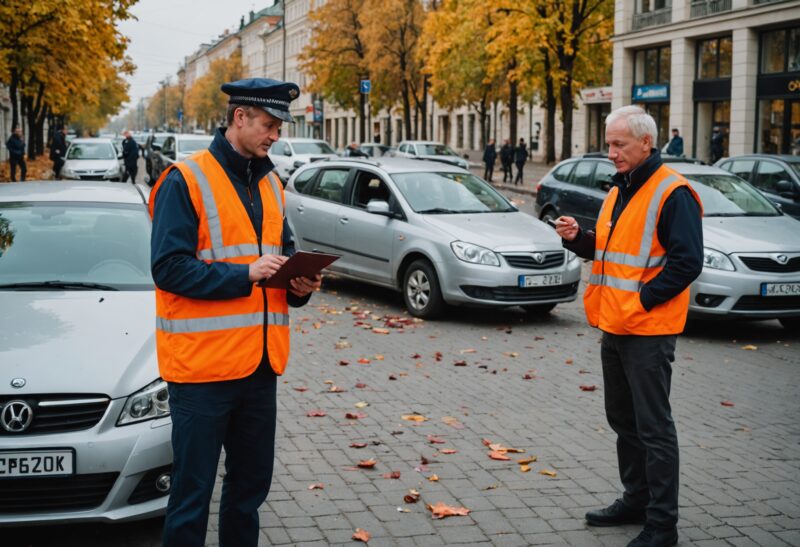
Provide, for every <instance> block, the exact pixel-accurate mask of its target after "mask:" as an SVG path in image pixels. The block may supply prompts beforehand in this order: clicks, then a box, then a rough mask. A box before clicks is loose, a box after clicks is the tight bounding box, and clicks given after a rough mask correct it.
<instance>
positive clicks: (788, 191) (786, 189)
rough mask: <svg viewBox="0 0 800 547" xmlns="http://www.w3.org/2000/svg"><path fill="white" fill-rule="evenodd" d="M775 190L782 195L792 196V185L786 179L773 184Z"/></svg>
mask: <svg viewBox="0 0 800 547" xmlns="http://www.w3.org/2000/svg"><path fill="white" fill-rule="evenodd" d="M775 191H776V192H778V194H780V195H782V196H784V197H790V198H791V197H794V195H795V194H794V185H792V183H791V182H789V181H788V180H779V181H778V184H776V185H775Z"/></svg>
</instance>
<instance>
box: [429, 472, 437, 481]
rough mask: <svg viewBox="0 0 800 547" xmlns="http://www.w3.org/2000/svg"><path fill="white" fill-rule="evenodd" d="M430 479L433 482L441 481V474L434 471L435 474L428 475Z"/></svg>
mask: <svg viewBox="0 0 800 547" xmlns="http://www.w3.org/2000/svg"><path fill="white" fill-rule="evenodd" d="M428 480H429V481H431V482H439V475H437V474H436V473H434V474H433V475H431V476H430V477H428Z"/></svg>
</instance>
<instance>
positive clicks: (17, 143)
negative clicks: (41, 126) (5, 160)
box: [6, 133, 25, 158]
mask: <svg viewBox="0 0 800 547" xmlns="http://www.w3.org/2000/svg"><path fill="white" fill-rule="evenodd" d="M6 148H8V155H9V156H11V157H13V158H21V157H22V156H24V155H25V141H23V140H22V139H21V138H19V137H18V136H17V134H16V133H13V134H12V135H11V136H10V137H9V138H8V140H7V141H6Z"/></svg>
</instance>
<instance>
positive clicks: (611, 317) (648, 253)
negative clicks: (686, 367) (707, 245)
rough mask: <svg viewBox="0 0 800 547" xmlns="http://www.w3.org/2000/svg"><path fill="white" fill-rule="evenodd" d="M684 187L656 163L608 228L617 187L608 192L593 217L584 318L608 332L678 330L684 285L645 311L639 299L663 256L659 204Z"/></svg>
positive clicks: (661, 265) (686, 296)
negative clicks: (673, 296) (600, 207)
mask: <svg viewBox="0 0 800 547" xmlns="http://www.w3.org/2000/svg"><path fill="white" fill-rule="evenodd" d="M681 186H686V187H687V188H689V190H690V191H691V192H692V195H693V196H694V198H695V199H696V200H697V203H698V204H700V208H701V211H702V203H701V201H700V198H699V197H698V195H697V193H696V192H695V191H694V189H693V188H692V187H691V186H690V185H689V183H688V182H687V181H686V179H685V178H683V177H682V176H681V175H679V174H678V173H676V172H675V171H673V170H672V169H670V168H669V167H667V166H665V165H662V166H661V167H659V168H658V170H656V172H655V173H654V174H653V175H652V176H651V177H650V178H649V179H648V180H647V182H645V183H644V185H642V187H641V188H639V190H638V191H637V192H636V193H635V194H634V195H633V197H632V198H631V201H630V203H628V205H627V206H626V207H625V209H624V210H623V211H622V213H621V214H620V215H619V218H617V221H616V225H615V226H614V227H613V231H612V221H611V217H612V212H613V209H614V204H615V203H616V202H617V197H618V195H619V189H618V188H617V187H614V188H612V189H611V191H610V192H609V193H608V196H607V197H606V200H605V201H604V202H603V207H602V209H601V210H600V216H599V217H598V218H597V226H596V229H595V230H596V243H595V253H594V262H593V263H592V274H591V275H590V276H589V284H588V285H587V287H586V292H585V293H584V296H583V303H584V309H585V310H586V318H587V319H588V320H589V324H590V325H592V326H593V327H598V328H600V330H602V331H604V332H609V333H612V334H638V335H645V336H652V335H661V334H679V333H681V332H682V331H683V328H684V326H685V325H686V314H687V312H688V310H689V288H688V287H687V288H686V289H685V290H683V291H682V292H681V293H680V294H679V295H677V296H676V297H675V298H672V299H671V300H669V301H667V302H664V303H663V304H659V305H657V306H655V307H654V308H653V309H651V310H650V311H649V312H647V311H645V309H644V307H643V306H642V303H641V301H640V300H639V291H640V290H641V288H642V286H643V285H644V284H645V283H647V282H648V281H650V280H651V279H653V278H654V277H656V276H657V275H658V274H659V272H661V270H663V269H664V264H665V263H666V260H667V256H666V255H667V251H666V249H664V247H663V246H662V245H661V242H659V241H658V220H659V218H660V217H661V209H662V207H663V206H664V203H665V202H666V201H667V198H669V196H670V195H671V194H672V192H673V191H674V190H675V189H676V188H679V187H681Z"/></svg>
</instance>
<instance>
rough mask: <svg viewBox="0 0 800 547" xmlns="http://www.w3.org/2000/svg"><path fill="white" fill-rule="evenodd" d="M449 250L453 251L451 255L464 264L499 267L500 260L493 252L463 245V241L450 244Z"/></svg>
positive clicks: (468, 244)
mask: <svg viewBox="0 0 800 547" xmlns="http://www.w3.org/2000/svg"><path fill="white" fill-rule="evenodd" d="M450 248H451V249H453V254H455V255H456V257H458V259H459V260H463V261H464V262H469V263H470V264H483V265H484V266H500V259H499V258H497V255H496V254H495V253H494V251H492V250H491V249H487V248H486V247H481V246H480V245H474V244H472V243H464V242H463V241H454V242H452V243H451V244H450Z"/></svg>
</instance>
